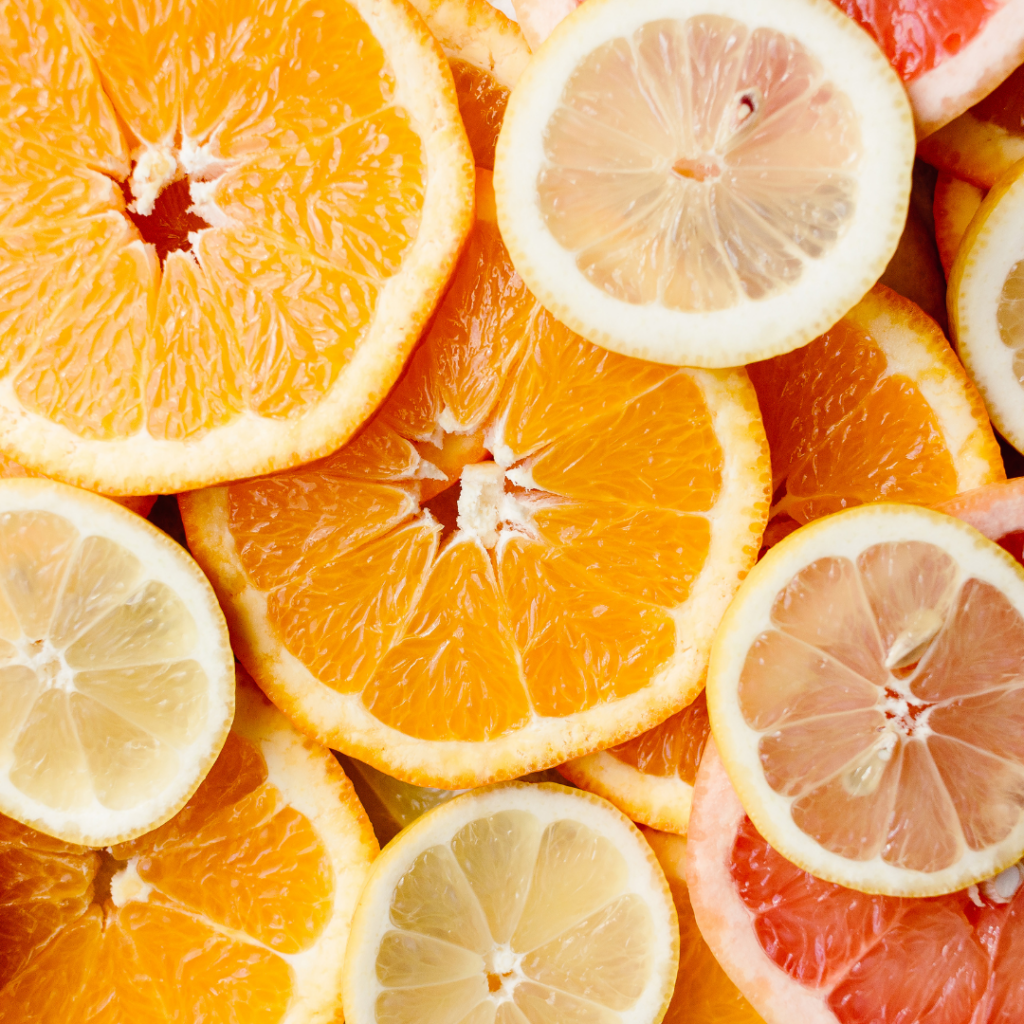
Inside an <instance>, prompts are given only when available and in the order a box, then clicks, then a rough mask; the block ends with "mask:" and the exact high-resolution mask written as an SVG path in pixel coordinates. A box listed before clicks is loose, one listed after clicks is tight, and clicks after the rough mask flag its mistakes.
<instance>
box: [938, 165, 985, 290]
mask: <svg viewBox="0 0 1024 1024" xmlns="http://www.w3.org/2000/svg"><path fill="white" fill-rule="evenodd" d="M984 198H985V190H984V189H982V188H978V186H977V185H972V184H971V183H970V182H969V181H963V180H962V179H960V178H955V177H953V175H951V174H947V173H946V172H945V171H940V172H939V177H938V180H937V181H936V182H935V206H934V211H935V241H936V243H937V244H938V247H939V258H940V259H941V260H942V269H943V271H945V274H946V277H947V278H948V277H949V275H950V273H951V271H952V270H953V260H955V259H956V254H957V250H958V249H959V248H960V243H961V242H962V241H963V238H964V235H965V234H967V228H968V227H969V226H970V223H971V221H972V220H973V219H974V215H975V214H976V213H977V212H978V207H980V206H981V202H982V200H983V199H984Z"/></svg>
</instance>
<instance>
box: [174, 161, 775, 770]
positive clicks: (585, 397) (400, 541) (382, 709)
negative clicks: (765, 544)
mask: <svg viewBox="0 0 1024 1024" xmlns="http://www.w3.org/2000/svg"><path fill="white" fill-rule="evenodd" d="M488 179H489V175H488V174H487V172H485V171H480V172H479V173H478V197H477V224H476V227H475V228H474V231H473V234H472V235H471V237H470V241H469V244H468V246H467V248H466V251H465V253H464V254H463V256H462V259H461V261H460V264H459V267H458V270H457V272H456V274H455V277H454V280H453V283H452V287H451V288H450V290H449V291H448V293H447V295H446V297H445V299H444V301H443V303H442V305H441V308H440V310H439V313H438V315H437V317H436V318H435V320H434V323H433V326H432V328H431V330H430V331H429V332H428V333H427V334H426V336H425V338H424V340H423V343H422V345H421V346H420V347H419V348H418V349H417V351H416V354H415V355H414V357H413V359H412V361H411V362H410V365H409V368H408V370H407V371H406V373H405V375H404V376H403V378H402V379H401V381H400V382H399V384H398V386H397V387H396V388H395V390H394V391H393V392H392V393H391V396H390V397H389V399H388V401H387V402H386V403H385V404H384V405H383V406H382V408H381V410H380V412H379V413H378V414H377V415H376V416H375V417H374V418H373V419H372V420H371V421H370V423H369V424H368V425H367V426H366V428H365V429H364V430H363V431H362V432H361V433H360V434H359V435H358V436H357V438H356V439H355V440H354V441H353V442H352V443H350V444H349V445H347V446H346V447H344V448H341V449H340V450H339V451H338V452H336V453H335V454H334V455H332V456H330V457H329V458H328V459H326V460H324V461H322V462H319V463H314V464H311V465H309V466H305V467H302V468H300V469H296V470H291V471H289V472H288V473H284V474H280V475H277V476H274V477H268V478H262V479H256V480H251V481H240V482H238V483H234V484H231V485H229V486H226V487H221V488H210V489H208V490H205V491H199V492H193V493H191V494H188V495H183V496H181V498H180V499H179V502H180V505H181V509H182V519H183V521H184V524H185V529H186V532H187V535H188V542H189V547H190V548H191V550H192V551H193V553H194V554H195V555H196V557H197V558H198V559H199V561H200V563H201V564H202V565H203V566H204V568H205V570H206V572H207V573H208V574H209V576H210V578H211V580H212V581H213V582H214V586H215V587H216V588H217V590H218V593H219V594H220V596H221V599H222V602H223V605H224V607H225V609H226V610H227V615H228V617H229V620H230V623H231V628H232V635H233V639H234V642H235V649H236V652H237V653H238V655H239V657H240V658H241V660H242V661H243V663H244V664H245V665H246V666H247V667H248V668H249V670H250V671H251V672H252V673H253V676H254V678H255V679H256V680H257V682H258V683H259V684H260V686H261V687H263V688H264V690H265V691H266V692H267V694H268V695H269V696H270V697H271V699H272V700H274V702H275V703H277V704H278V706H279V707H281V708H282V709H283V710H285V711H286V712H287V713H288V714H289V715H290V716H291V717H292V718H293V720H295V721H296V722H298V723H299V725H300V727H301V728H302V729H304V730H306V731H308V732H310V733H311V734H313V735H316V736H318V737H321V738H322V740H323V741H325V742H326V743H327V744H328V745H330V746H332V747H334V748H335V749H338V750H341V751H343V752H345V753H347V754H350V755H352V756H353V757H357V758H359V759H360V760H362V761H366V762H368V763H369V764H371V765H372V766H373V767H375V768H377V769H379V770H381V771H384V772H387V773H388V774H389V775H393V776H396V777H397V778H400V779H402V780H404V781H406V782H411V783H414V784H417V785H426V786H437V787H443V788H449V789H454V788H461V787H465V786H475V785H481V784H482V783H484V782H489V781H496V780H498V779H504V778H515V777H517V776H519V775H522V774H524V773H525V772H528V771H534V770H537V769H541V768H547V767H550V766H552V765H555V764H559V763H561V762H563V761H566V760H568V759H569V758H572V757H577V756H580V755H582V754H585V753H590V752H591V751H593V750H595V749H598V748H600V747H603V746H610V745H612V744H614V743H618V742H621V741H623V740H626V739H628V738H629V737H631V736H635V735H636V734H637V733H638V732H640V731H642V730H643V729H646V728H649V727H650V726H653V725H655V724H656V723H657V722H659V721H662V720H664V719H665V718H666V717H667V716H668V715H670V714H672V713H674V712H675V711H678V710H679V709H680V708H681V707H682V706H684V705H685V704H686V703H687V702H688V701H690V700H692V699H693V698H694V697H695V696H696V694H697V692H698V691H699V690H700V687H701V683H702V673H703V671H704V667H705V660H706V657H707V651H708V648H709V646H710V642H711V637H712V634H713V633H714V630H715V628H716V626H717V625H718V620H719V618H720V616H721V614H722V612H723V611H724V609H725V606H726V605H727V604H728V601H729V598H730V596H731V595H732V593H733V592H734V591H735V588H736V586H737V585H738V583H739V580H740V579H741V578H742V577H743V575H744V574H745V573H746V571H747V570H748V568H749V567H750V566H751V565H752V564H753V562H754V560H755V558H756V556H757V546H758V543H759V542H760V537H761V532H762V530H763V524H764V517H765V515H766V513H767V499H768V495H767V486H768V459H767V450H766V447H765V445H764V435H763V432H762V427H761V421H760V416H759V414H758V412H757V407H756V403H755V399H754V394H753V390H752V389H751V387H750V384H749V382H748V380H747V378H746V374H745V373H744V372H743V371H742V370H734V371H706V370H686V369H677V368H674V367H664V366H657V365H654V364H651V363H646V362H642V361H640V360H636V359H630V358H627V357H624V356H619V355H615V354H611V353H608V352H605V351H604V350H603V349H600V348H597V347H595V346H593V345H590V344H589V343H587V342H585V341H584V340H583V339H582V338H579V337H578V336H576V335H574V334H573V333H572V332H571V331H569V330H568V329H567V328H566V327H564V326H563V325H561V324H559V323H558V322H557V321H555V320H554V318H553V317H551V316H550V314H548V313H547V312H546V311H545V310H543V309H542V308H541V306H540V305H539V303H537V301H536V300H535V299H534V297H533V296H532V295H531V294H530V293H529V292H528V291H527V290H526V289H525V287H524V286H523V284H522V280H521V279H520V278H519V276H518V275H517V274H516V273H515V271H514V269H513V267H512V265H511V262H510V260H509V258H508V254H507V253H506V252H505V250H504V247H503V246H502V243H501V238H500V236H499V234H498V230H497V224H496V223H495V214H494V203H493V198H492V196H491V194H490V192H489V182H488ZM638 566H641V567H642V571H640V570H638V568H637V567H638Z"/></svg>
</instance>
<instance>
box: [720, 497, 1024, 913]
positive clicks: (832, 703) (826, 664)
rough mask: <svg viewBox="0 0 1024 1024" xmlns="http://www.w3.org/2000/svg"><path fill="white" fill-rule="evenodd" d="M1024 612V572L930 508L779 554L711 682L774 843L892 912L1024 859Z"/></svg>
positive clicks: (862, 520) (747, 604)
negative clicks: (876, 897) (1019, 728)
mask: <svg viewBox="0 0 1024 1024" xmlns="http://www.w3.org/2000/svg"><path fill="white" fill-rule="evenodd" d="M1022 611H1024V573H1022V572H1021V570H1020V567H1019V565H1017V563H1015V562H1014V561H1013V560H1012V559H1011V558H1010V557H1009V556H1008V555H1007V554H1006V553H1005V552H1003V551H1002V550H1001V549H1000V548H998V547H997V546H996V545H995V544H992V543H991V542H990V541H987V540H985V539H984V538H982V537H981V535H980V534H978V533H977V532H976V531H974V530H973V529H971V528H970V527H968V526H966V525H964V524H963V523H959V522H957V521H956V520H953V519H951V518H949V517H945V516H939V515H937V514H936V513H933V512H930V511H927V510H925V509H918V508H914V507H913V506H908V505H886V504H878V505H874V506H864V507H861V508H858V509H851V510H848V511H846V512H844V513H841V514H839V515H836V516H832V517H830V518H828V519H825V520H822V521H821V522H820V523H816V524H812V525H811V526H809V527H807V528H805V529H804V530H801V531H798V532H797V533H794V534H793V535H791V536H790V537H788V538H787V539H786V540H785V541H783V542H782V543H781V544H780V545H778V546H777V547H775V548H773V549H772V551H771V552H769V554H768V555H767V556H766V557H765V558H764V559H763V560H762V561H761V563H760V564H759V565H758V567H757V568H756V569H755V570H754V571H753V572H752V573H751V575H750V576H749V577H748V579H747V581H746V582H745V584H744V586H743V588H741V591H740V594H739V595H738V597H737V600H736V601H734V603H733V604H732V605H731V606H730V610H729V612H728V613H727V614H726V617H725V619H724V620H723V622H722V626H721V627H720V629H719V632H718V634H717V636H716V640H715V646H714V647H713V650H712V657H711V663H710V667H709V670H708V707H709V711H710V714H711V725H712V731H713V733H714V735H715V739H716V740H717V742H718V746H719V750H720V751H721V752H722V757H723V760H724V763H725V765H726V768H727V769H728V771H729V773H730V777H731V778H734V779H735V784H736V786H737V788H738V791H739V792H740V795H741V799H743V801H744V806H745V807H746V808H747V812H748V813H749V814H750V816H751V818H752V819H753V820H754V822H755V823H756V824H757V826H758V829H759V830H760V831H761V832H762V833H763V834H764V835H766V836H767V837H769V838H770V840H771V842H772V844H773V845H774V846H775V847H776V848H777V849H779V850H780V852H783V853H784V854H785V855H786V856H788V857H789V858H790V859H791V860H793V861H794V863H796V864H798V865H800V866H801V867H805V868H806V869H807V870H813V871H814V873H815V874H816V875H818V876H819V877H822V878H826V879H829V880H830V881H835V882H838V883H839V884H843V885H847V886H851V887H853V888H857V889H861V890H863V891H865V892H883V893H888V894H890V895H916V896H919V895H928V894H933V893H942V892H950V891H953V890H954V889H956V888H961V887H963V886H964V885H967V884H969V883H970V882H974V881H977V880H978V879H979V878H984V877H986V876H988V875H991V874H994V873H995V872H997V871H999V870H1001V869H1003V868H1005V867H1006V866H1007V865H1008V864H1010V863H1012V862H1013V861H1015V860H1017V859H1018V858H1019V857H1020V855H1021V852H1022V850H1024V815H1022V813H1021V810H1022V808H1021V797H1020V795H1019V794H1020V793H1021V792H1022V789H1021V781H1020V780H1021V779H1022V778H1024V765H1022V764H1021V761H1020V756H1021V753H1020V752H1018V750H1017V747H1016V745H1015V742H1014V739H1013V734H1014V732H1015V729H1016V725H1015V722H1016V721H1017V719H1018V717H1019V715H1020V713H1021V712H1020V711H1019V710H1016V709H1017V705H1018V704H1019V701H1020V699H1021V693H1022V691H1021V690H1020V688H1019V687H1018V686H1017V683H1018V680H1019V676H1020V668H1021V665H1022V664H1024V662H1022V660H1021V659H1022V658H1024V614H1022ZM993 709H995V710H993Z"/></svg>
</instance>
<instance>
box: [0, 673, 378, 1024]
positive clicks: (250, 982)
mask: <svg viewBox="0 0 1024 1024" xmlns="http://www.w3.org/2000/svg"><path fill="white" fill-rule="evenodd" d="M376 853H377V844H376V842H375V841H374V838H373V833H372V831H371V830H370V825H369V822H368V821H367V820H366V815H365V814H364V813H363V809H362V807H360V805H359V801H358V800H357V799H356V797H355V794H354V793H353V792H352V787H351V785H349V782H348V780H347V779H346V778H345V776H344V774H343V773H342V771H341V769H340V768H339V767H338V765H337V763H336V762H335V760H334V758H333V757H331V755H330V752H329V751H327V750H324V749H322V748H318V747H316V746H314V745H313V744H311V743H310V742H309V741H308V740H306V739H304V738H303V737H302V736H300V735H299V734H298V733H297V732H295V730H294V729H293V728H292V727H291V726H290V725H289V724H288V722H287V721H286V720H285V718H284V717H283V716H282V715H281V714H280V713H279V712H278V711H276V710H275V709H274V708H273V707H271V706H270V705H269V704H268V703H267V701H266V700H265V699H264V698H263V696H262V695H261V694H260V693H259V691H257V690H256V688H255V687H254V686H252V685H251V684H249V685H248V686H246V685H242V686H240V688H239V692H238V714H237V716H236V718H235V724H234V727H233V729H232V732H231V734H230V736H229V737H228V741H227V743H226V744H225V746H224V749H223V751H222V752H221V755H220V757H219V758H218V760H217V762H216V764H215V765H214V766H213V769H212V770H211V771H210V774H209V776H208V777H207V779H206V781H205V782H204V783H203V784H202V786H200V788H199V790H198V791H197V792H196V794H195V796H194V797H193V798H192V799H191V800H190V801H189V802H188V804H187V805H186V806H185V807H184V808H183V809H182V810H181V812H180V813H179V814H178V815H177V817H175V818H173V819H172V820H171V821H169V822H167V823H166V824H165V825H163V826H162V827H161V828H159V829H157V830H156V831H155V832H151V833H149V834H148V835H145V836H143V837H141V838H140V839H137V840H135V841H134V842H132V843H124V844H122V845H119V846H114V847H111V848H110V849H107V850H88V849H84V848H82V847H77V846H70V845H68V844H64V843H60V842H56V841H54V840H52V839H49V838H48V837H46V836H44V835H41V834H40V833H38V832H32V831H31V830H30V829H27V828H24V827H23V826H19V825H17V824H16V823H15V822H13V821H11V820H10V819H7V818H0V903H2V905H3V914H4V917H3V921H4V928H3V944H2V953H0V1019H2V1020H3V1021H4V1024H29V1022H36V1021H96V1022H107V1021H109V1022H124V1021H133V1020H134V1021H140V1022H141V1021H147V1022H149V1021H154V1022H155V1021H170V1020H176V1021H204V1022H208V1024H232V1022H237V1021H252V1022H254V1024H319V1022H322V1021H329V1020H341V1005H340V1004H341V996H340V983H341V964H342V958H343V954H344V949H345V942H346V940H347V938H348V932H349V925H350V923H351V920H352V914H353V911H354V909H355V904H356V898H357V896H358V894H359V890H360V888H361V887H362V884H363V882H364V880H365V879H366V876H367V874H368V872H369V868H370V863H371V861H372V860H373V858H374V856H375V855H376Z"/></svg>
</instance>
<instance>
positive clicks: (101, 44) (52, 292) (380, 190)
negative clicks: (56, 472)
mask: <svg viewBox="0 0 1024 1024" xmlns="http://www.w3.org/2000/svg"><path fill="white" fill-rule="evenodd" d="M19 7H20V8H21V10H19V9H18V8H19ZM68 7H69V8H70V15H66V14H65V13H64V11H65V8H64V6H62V5H58V4H49V3H44V2H43V0H29V2H27V3H25V4H21V5H9V6H8V7H7V8H6V9H5V11H4V12H3V14H0V67H2V74H0V77H2V78H3V80H4V82H5V83H6V84H4V85H3V86H0V120H3V121H4V122H5V125H4V127H3V129H0V135H2V139H3V147H2V148H3V150H4V155H3V156H2V157H0V196H2V197H3V200H4V202H3V203H2V204H0V206H3V207H5V208H8V210H9V212H8V213H6V214H4V215H3V216H4V218H5V221H6V223H7V226H9V227H10V226H12V222H17V226H18V227H19V229H20V230H19V232H18V233H17V234H16V235H12V234H10V233H9V232H8V233H6V234H5V235H4V237H3V240H2V241H0V282H3V285H4V293H5V294H6V295H8V296H9V301H8V302H7V303H6V310H7V311H6V313H5V315H4V317H3V318H2V320H0V340H2V347H3V349H4V353H5V358H4V359H3V360H2V361H0V373H2V374H3V375H4V376H5V377H7V379H8V380H10V382H11V385H12V386H13V388H14V390H15V393H16V395H17V397H18V400H19V401H20V402H21V403H22V404H23V405H24V407H25V408H26V409H28V410H30V411H32V412H35V413H39V414H41V415H43V416H45V417H47V418H49V419H51V420H53V421H54V422H57V423H60V424H62V425H63V426H65V427H67V429H68V430H70V431H71V432H72V433H74V434H76V435H78V436H80V437H84V438H94V439H112V438H123V437H127V436H128V435H131V434H133V433H136V432H138V431H147V432H148V433H149V434H150V435H152V436H153V437H157V438H167V439H173V440H182V439H185V438H193V439H195V438H199V437H201V436H203V435H204V434H205V433H207V432H208V431H210V430H211V429H213V428H215V427H218V426H223V425H225V424H227V423H229V422H231V421H232V420H234V419H236V418H237V417H239V416H240V415H242V414H243V413H245V412H247V411H248V412H252V413H256V414H257V415H259V416H263V417H267V418H270V419H274V418H281V417H287V416H293V415H295V414H297V413H298V412H301V411H302V410H304V409H306V408H308V407H310V406H311V405H312V404H314V403H315V402H316V401H317V400H318V399H319V398H320V397H321V396H322V395H323V394H324V393H325V392H326V391H327V390H328V389H329V388H330V387H331V385H332V384H333V383H334V382H335V381H336V380H337V379H338V377H339V375H340V374H341V373H342V372H343V371H344V369H345V367H346V365H347V364H348V362H349V361H350V360H351V358H352V356H353V354H354V353H355V351H356V349H357V348H358V346H359V344H360V343H361V341H362V339H363V337H364V335H365V333H366V330H367V327H368V325H369V323H370V321H371V319H372V317H373V315H374V310H375V306H376V302H377V298H378V295H379V293H380V290H381V288H382V287H383V285H384V284H385V283H386V282H387V280H388V279H389V278H390V277H391V276H392V275H393V274H394V273H395V272H396V270H397V269H398V268H399V266H400V265H401V261H402V258H403V255H404V253H405V251H406V250H407V249H408V247H409V245H410V244H411V243H412V240H413V239H414V237H415V235H416V232H417V230H418V224H419V217H420V211H421V208H422V203H423V190H424V175H425V167H424V163H423V154H422V152H421V144H420V141H419V138H418V136H417V135H416V134H415V133H414V132H413V130H412V128H411V126H410V125H409V122H408V118H407V117H406V115H405V113H404V111H403V109H402V108H401V107H399V106H397V105H396V103H395V100H394V79H393V77H392V75H391V72H390V70H389V68H388V66H387V61H386V60H385V57H384V53H383V51H382V50H381V47H380V45H379V44H378V43H377V41H376V40H375V38H374V37H373V35H372V33H371V32H370V30H369V27H368V26H367V25H366V24H365V23H364V22H363V21H362V20H361V19H360V18H359V17H358V15H356V13H355V11H354V9H353V8H352V7H350V6H349V5H348V4H346V3H344V2H343V0H339V2H337V3H331V4H326V5H323V6H321V5H320V4H319V3H316V2H299V0H261V2H259V3H257V4H255V5H253V4H249V3H244V4H243V3H236V2H232V3H224V4H219V5H218V6H217V10H216V11H215V12H212V13H211V12H209V11H205V10H204V12H203V15H202V17H201V18H200V17H198V16H197V14H196V13H195V12H194V11H193V8H192V6H191V5H189V4H188V3H186V2H184V0H173V2H169V3H166V4H163V5H161V7H160V10H159V12H151V13H152V18H151V20H150V21H148V22H146V23H145V25H144V26H140V25H138V24H135V23H133V22H131V20H130V19H129V18H128V16H127V15H125V17H123V18H120V19H118V18H114V19H111V18H110V7H109V4H107V3H106V2H105V0H74V2H72V3H70V4H69V5H68ZM193 60H195V62H196V63H195V68H201V74H196V71H195V68H194V67H193ZM92 61H95V66H98V67H99V68H100V69H102V74H103V78H102V81H100V79H99V78H98V77H97V75H96V72H95V70H94V65H93V63H92ZM39 82H46V83H48V87H47V88H38V87H37V86H38V83H39ZM52 95H60V96H62V97H63V102H62V103H60V104H54V103H52V102H51V100H50V99H49V98H48V97H50V96H52ZM118 117H119V118H120V119H122V121H123V123H124V125H125V130H126V132H127V133H128V134H127V135H126V134H125V132H124V131H122V129H121V127H120V126H119V124H118V120H117V119H118ZM132 136H134V137H135V138H138V139H141V140H142V141H143V143H145V144H146V145H147V146H148V147H149V148H150V149H153V147H164V148H165V149H166V150H167V152H171V151H172V150H173V151H174V152H175V153H178V154H179V155H180V154H185V156H184V157H183V159H187V158H188V154H187V153H186V150H185V148H180V149H178V150H174V147H175V146H176V145H178V144H179V143H176V139H177V140H179V141H180V140H181V139H182V138H183V139H184V140H185V141H186V142H187V143H188V145H189V146H192V147H195V146H202V147H205V149H204V152H205V153H206V154H207V157H206V160H207V163H208V164H209V165H210V166H209V168H208V169H207V170H206V171H204V172H203V174H204V176H205V178H206V179H212V178H214V177H218V176H219V177H218V180H217V182H216V184H215V185H213V184H211V185H209V186H207V187H213V188H214V197H213V200H214V202H215V203H216V204H217V206H218V207H219V208H220V209H221V211H223V213H225V214H227V216H229V217H230V218H231V219H232V221H233V222H234V223H232V224H230V225H225V226H220V227H212V228H208V229H206V230H204V231H202V232H201V233H200V235H201V237H200V240H199V241H198V243H197V244H195V245H192V244H191V241H189V247H190V248H191V252H186V251H184V250H182V251H174V252H171V251H170V248H171V247H172V246H174V245H180V244H181V242H182V239H181V238H180V237H178V238H177V241H174V240H173V239H170V238H169V234H168V230H169V229H166V226H164V227H160V226H157V227H155V228H154V227H153V226H152V225H149V227H147V226H146V224H143V221H146V222H150V221H153V220H154V219H155V220H159V219H160V218H159V217H157V215H156V214H154V215H153V216H151V217H134V218H133V219H134V222H133V219H129V214H128V212H127V211H126V209H125V201H124V196H123V194H122V190H121V188H120V187H118V184H117V183H122V184H123V183H124V182H125V181H126V179H127V178H128V175H129V172H130V171H131V164H130V160H129V156H128V153H129V148H130V146H131V145H134V141H133V140H132V139H131V137H132ZM180 145H181V147H184V146H185V142H180ZM168 147H169V148H168ZM173 173H174V175H175V176H176V177H177V179H178V183H177V184H175V185H174V186H172V187H173V188H174V189H177V190H178V192H180V191H181V189H182V188H183V187H184V186H185V185H187V180H186V179H185V177H184V170H183V169H182V165H181V164H180V163H179V164H178V167H177V170H176V171H174V172H173ZM112 178H113V179H115V180H111V179H112ZM133 188H134V182H133ZM160 198H161V197H158V198H157V203H158V210H159V204H160ZM184 201H185V200H183V199H182V197H181V196H178V198H177V200H176V202H177V203H178V204H179V205H180V204H181V203H182V202H184ZM140 212H144V211H140ZM179 213H180V211H179ZM182 216H184V215H183V214H182ZM180 219H181V218H179V220H180ZM136 224H143V228H144V230H146V231H147V234H149V233H150V231H151V230H152V231H155V232H156V234H155V235H153V236H152V237H153V238H154V239H155V241H156V243H157V250H152V249H148V247H146V246H144V245H143V244H142V236H141V235H140V233H139V229H138V228H137V226H136ZM182 224H184V225H185V229H186V230H187V228H188V226H189V225H191V226H192V227H195V226H196V223H195V221H194V220H193V221H187V219H186V220H184V221H182ZM176 230H178V233H179V236H180V234H181V231H182V228H181V225H179V227H178V229H176ZM171 233H173V232H171ZM193 237H195V236H193ZM157 251H159V252H160V255H161V256H163V257H165V258H164V260H163V266H162V267H161V260H160V259H158V258H157Z"/></svg>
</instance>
